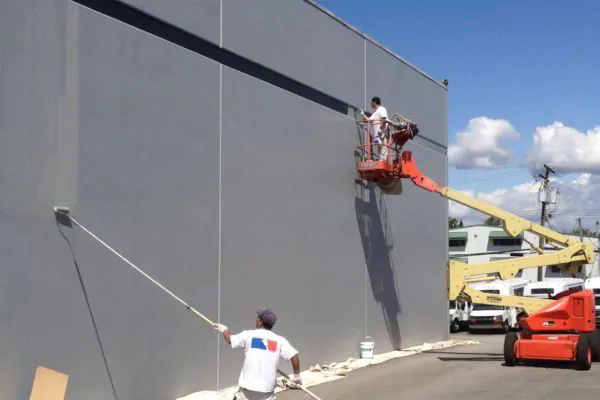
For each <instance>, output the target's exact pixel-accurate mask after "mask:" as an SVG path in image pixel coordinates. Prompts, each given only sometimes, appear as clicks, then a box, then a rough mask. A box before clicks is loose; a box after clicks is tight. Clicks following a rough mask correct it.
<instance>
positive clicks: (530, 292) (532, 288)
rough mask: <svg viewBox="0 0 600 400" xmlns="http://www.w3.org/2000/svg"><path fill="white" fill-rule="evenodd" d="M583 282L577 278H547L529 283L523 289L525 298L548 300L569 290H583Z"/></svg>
mask: <svg viewBox="0 0 600 400" xmlns="http://www.w3.org/2000/svg"><path fill="white" fill-rule="evenodd" d="M583 286H584V280H583V279H579V278H548V279H546V280H543V281H539V282H531V283H530V284H528V285H527V286H526V287H525V296H527V297H537V298H541V299H548V298H551V297H552V296H556V295H557V294H559V293H561V292H564V291H566V290H569V289H576V290H583Z"/></svg>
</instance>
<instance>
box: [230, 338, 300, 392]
mask: <svg viewBox="0 0 600 400" xmlns="http://www.w3.org/2000/svg"><path fill="white" fill-rule="evenodd" d="M231 348H233V349H236V348H244V351H245V353H246V358H245V360H244V366H243V368H242V372H241V373H240V379H239V382H238V385H239V386H240V387H242V388H244V389H248V390H253V391H256V392H263V393H271V392H273V391H274V390H275V387H276V386H277V366H278V365H279V360H280V359H284V360H286V361H289V360H291V359H292V357H294V356H295V355H296V354H298V351H297V350H296V349H295V348H293V347H292V345H290V343H289V342H288V341H287V339H286V338H284V337H283V336H280V335H278V334H276V333H275V332H273V331H270V330H267V329H253V330H247V331H243V332H241V333H239V334H237V335H231Z"/></svg>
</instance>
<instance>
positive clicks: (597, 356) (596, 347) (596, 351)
mask: <svg viewBox="0 0 600 400" xmlns="http://www.w3.org/2000/svg"><path fill="white" fill-rule="evenodd" d="M590 336H591V341H592V361H593V362H597V361H600V330H598V329H596V330H595V331H594V332H592V333H591V335H590Z"/></svg>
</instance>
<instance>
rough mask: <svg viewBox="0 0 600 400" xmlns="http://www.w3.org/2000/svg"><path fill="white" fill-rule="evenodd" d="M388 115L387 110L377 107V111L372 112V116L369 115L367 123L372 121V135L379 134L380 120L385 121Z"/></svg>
mask: <svg viewBox="0 0 600 400" xmlns="http://www.w3.org/2000/svg"><path fill="white" fill-rule="evenodd" d="M387 117H388V115H387V110H386V109H385V107H384V106H379V107H377V109H376V110H375V111H374V112H373V114H371V116H370V117H369V121H373V122H372V123H371V125H372V127H373V128H372V132H373V135H379V132H380V131H381V122H382V121H381V120H382V119H384V118H385V119H387Z"/></svg>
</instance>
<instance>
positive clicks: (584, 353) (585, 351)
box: [575, 333, 592, 371]
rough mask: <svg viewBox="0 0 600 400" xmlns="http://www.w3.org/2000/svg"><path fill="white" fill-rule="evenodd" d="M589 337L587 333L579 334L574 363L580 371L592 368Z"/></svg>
mask: <svg viewBox="0 0 600 400" xmlns="http://www.w3.org/2000/svg"><path fill="white" fill-rule="evenodd" d="M591 339H592V335H591V334H589V333H582V334H581V335H579V340H578V341H577V354H576V358H575V363H576V365H577V369H578V370H580V371H588V370H589V369H590V368H592V346H591V344H592V343H591Z"/></svg>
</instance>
